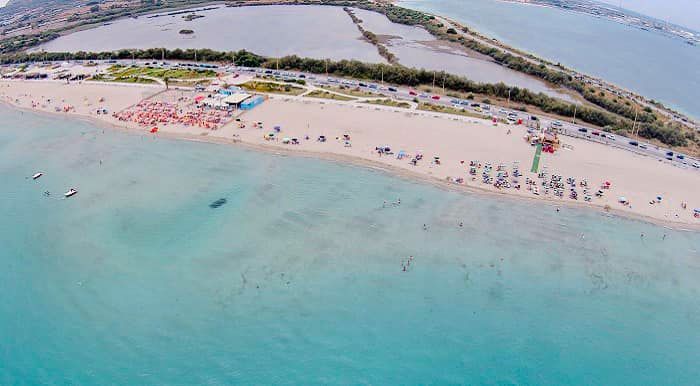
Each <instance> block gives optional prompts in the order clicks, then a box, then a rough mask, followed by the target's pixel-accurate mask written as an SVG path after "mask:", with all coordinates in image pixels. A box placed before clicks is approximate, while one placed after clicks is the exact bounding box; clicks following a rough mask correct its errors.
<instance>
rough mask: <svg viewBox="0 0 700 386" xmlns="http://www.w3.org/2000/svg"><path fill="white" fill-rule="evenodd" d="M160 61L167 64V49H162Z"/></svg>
mask: <svg viewBox="0 0 700 386" xmlns="http://www.w3.org/2000/svg"><path fill="white" fill-rule="evenodd" d="M160 61H161V62H165V48H161V49H160Z"/></svg>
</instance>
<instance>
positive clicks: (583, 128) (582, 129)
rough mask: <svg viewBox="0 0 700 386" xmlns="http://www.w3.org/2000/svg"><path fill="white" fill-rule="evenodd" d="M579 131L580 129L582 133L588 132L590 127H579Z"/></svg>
mask: <svg viewBox="0 0 700 386" xmlns="http://www.w3.org/2000/svg"><path fill="white" fill-rule="evenodd" d="M578 131H580V132H582V133H588V129H586V128H585V127H579V128H578Z"/></svg>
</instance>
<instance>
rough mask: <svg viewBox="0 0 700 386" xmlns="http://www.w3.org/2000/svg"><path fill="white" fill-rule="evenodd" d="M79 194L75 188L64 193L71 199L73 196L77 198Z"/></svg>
mask: <svg viewBox="0 0 700 386" xmlns="http://www.w3.org/2000/svg"><path fill="white" fill-rule="evenodd" d="M77 193H78V191H77V190H76V189H75V188H70V189H69V190H68V191H67V192H65V193H63V196H65V197H71V196H75V195H76V194H77Z"/></svg>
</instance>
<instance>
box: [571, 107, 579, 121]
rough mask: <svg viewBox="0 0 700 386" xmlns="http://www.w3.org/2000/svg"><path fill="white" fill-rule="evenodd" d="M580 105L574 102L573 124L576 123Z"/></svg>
mask: <svg viewBox="0 0 700 386" xmlns="http://www.w3.org/2000/svg"><path fill="white" fill-rule="evenodd" d="M577 107H578V103H576V104H574V119H573V120H572V121H571V123H572V124H574V125H575V124H576V108H577Z"/></svg>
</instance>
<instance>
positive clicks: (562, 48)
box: [399, 0, 700, 118]
mask: <svg viewBox="0 0 700 386" xmlns="http://www.w3.org/2000/svg"><path fill="white" fill-rule="evenodd" d="M399 4H400V5H401V6H404V7H408V8H414V9H417V10H421V11H425V12H430V13H434V14H437V15H444V16H448V17H450V18H452V19H455V20H456V21H459V22H461V23H464V24H465V25H467V26H469V27H471V28H474V29H475V30H477V31H479V32H481V33H482V34H484V35H486V36H489V37H492V38H496V39H498V40H500V41H502V42H504V43H506V44H508V45H510V46H513V47H515V48H519V49H522V50H525V51H527V52H532V53H534V54H536V55H538V56H541V57H543V58H546V59H549V60H551V61H553V62H555V63H556V62H560V63H562V64H564V65H566V66H568V67H571V68H574V69H576V70H578V71H581V72H583V73H587V74H590V75H593V76H597V77H600V78H602V79H605V80H607V81H610V82H612V83H615V84H617V85H619V86H622V87H624V88H627V89H630V90H632V91H635V92H637V93H639V94H641V95H644V96H646V97H648V98H653V99H656V100H658V101H661V102H664V103H666V104H668V105H670V106H671V107H673V108H676V109H678V110H680V111H682V112H685V113H687V114H690V115H691V116H694V117H696V118H700V99H699V98H697V90H698V89H700V71H699V70H698V68H700V47H698V46H691V45H688V44H686V43H685V42H684V41H683V40H681V39H676V38H670V37H668V36H665V35H661V34H658V33H653V32H650V31H643V30H641V29H638V28H633V27H629V26H625V25H622V24H619V23H615V22H613V21H610V20H607V19H603V18H596V17H592V16H589V15H583V14H579V13H573V12H565V11H562V10H560V9H555V8H549V7H540V6H532V5H525V4H517V3H512V2H505V1H497V0H469V1H463V0H401V1H400V2H399Z"/></svg>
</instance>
